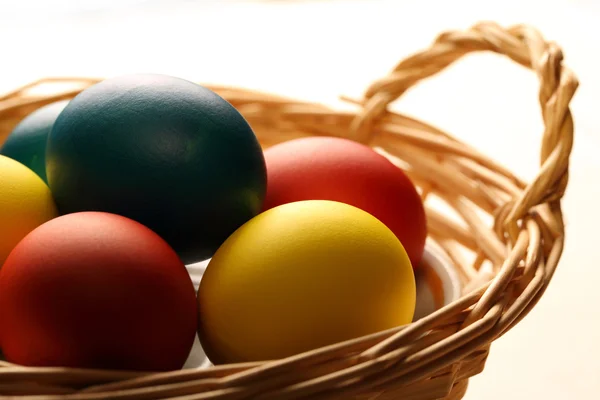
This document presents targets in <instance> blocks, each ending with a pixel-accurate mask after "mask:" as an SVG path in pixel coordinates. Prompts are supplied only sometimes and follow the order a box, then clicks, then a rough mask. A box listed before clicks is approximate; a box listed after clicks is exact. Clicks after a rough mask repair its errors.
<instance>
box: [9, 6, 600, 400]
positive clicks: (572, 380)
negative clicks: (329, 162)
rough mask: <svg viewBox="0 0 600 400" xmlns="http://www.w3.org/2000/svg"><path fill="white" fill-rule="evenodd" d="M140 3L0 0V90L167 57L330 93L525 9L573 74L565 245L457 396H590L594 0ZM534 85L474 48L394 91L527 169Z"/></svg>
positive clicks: (535, 139) (229, 79)
mask: <svg viewBox="0 0 600 400" xmlns="http://www.w3.org/2000/svg"><path fill="white" fill-rule="evenodd" d="M53 3H54V4H58V5H59V6H56V7H55V8H52V7H51V6H50V4H53ZM138 3H144V2H142V1H120V2H117V1H104V2H102V1H98V0H96V1H64V0H63V1H60V2H50V1H43V0H38V1H32V0H26V1H25V0H15V1H2V0H0V37H1V38H2V39H3V40H2V48H1V53H0V61H1V65H2V67H1V71H2V74H1V75H0V91H1V90H3V89H9V88H12V87H15V86H17V85H19V84H22V83H26V82H29V81H31V80H33V79H36V78H39V77H43V76H49V75H97V76H108V75H113V74H119V73H124V72H163V73H169V74H173V75H179V76H181V77H187V78H190V79H194V80H197V81H203V82H211V83H227V84H232V85H240V86H246V87H253V88H260V89H264V90H269V91H273V92H277V93H283V94H286V95H291V96H296V97H300V98H306V99H310V100H318V101H322V102H335V101H336V99H337V96H338V95H340V94H346V95H351V96H358V95H360V93H361V92H362V90H363V89H364V88H365V87H366V86H367V85H368V83H369V82H370V81H372V80H373V79H375V78H377V77H380V76H382V75H384V74H385V73H386V72H387V71H388V70H389V69H391V68H392V67H393V65H394V64H395V63H396V62H397V61H398V60H400V59H401V58H403V57H405V56H407V55H408V54H410V53H411V52H413V51H416V50H418V49H420V48H421V47H423V46H426V45H427V44H428V43H429V42H430V41H431V40H432V39H433V38H434V37H435V35H437V34H438V33H439V32H440V31H442V30H445V29H447V28H461V29H462V28H467V27H468V26H469V25H471V24H473V23H475V22H478V21H480V20H495V21H497V22H500V23H502V24H508V23H520V22H526V23H530V24H533V25H535V26H536V27H538V28H539V29H541V30H542V31H543V32H544V34H545V35H546V36H547V37H549V38H551V39H553V40H555V41H557V42H558V43H559V44H560V45H561V46H562V47H563V48H564V49H565V55H566V60H567V62H568V64H569V65H570V66H571V67H572V68H573V69H574V70H575V71H576V73H577V74H578V76H579V78H580V80H581V83H582V84H581V88H580V90H579V92H578V94H577V96H576V98H575V100H574V102H573V108H572V109H573V112H574V116H575V122H576V129H577V133H576V141H575V148H574V152H573V156H572V167H571V182H570V188H569V191H568V193H567V196H566V199H565V202H564V208H565V212H566V218H567V222H568V239H567V247H566V250H565V254H564V257H563V259H562V263H561V265H560V268H559V270H558V272H557V274H556V276H555V279H554V281H553V284H552V286H551V287H550V289H549V290H548V291H547V293H546V295H545V297H544V298H543V300H542V301H541V302H540V303H539V305H538V306H537V308H536V309H535V310H534V311H533V312H532V313H531V314H530V316H529V317H528V318H526V319H525V320H524V321H523V322H522V323H521V324H519V325H518V326H517V327H516V328H515V329H514V330H512V331H511V332H510V333H509V334H507V335H506V336H505V337H503V338H502V339H501V340H499V341H497V342H496V343H495V344H494V346H493V347H492V354H491V356H490V359H489V361H488V364H487V367H486V370H485V371H484V373H483V374H482V375H480V376H478V377H476V378H474V379H472V381H471V386H470V389H469V392H468V395H467V397H466V398H467V399H468V400H474V399H486V400H496V399H498V400H499V399H513V400H521V399H561V400H562V399H593V398H598V393H600V379H598V376H599V374H600V361H599V360H600V344H599V341H598V338H600V323H599V322H598V321H599V320H600V312H599V311H598V307H599V306H600V290H598V285H599V282H600V269H599V267H598V265H599V264H600V256H599V254H600V253H599V252H598V251H597V247H598V246H597V243H596V242H597V239H596V235H597V234H596V229H595V228H596V227H597V225H598V223H599V222H600V221H599V218H598V211H597V209H595V207H597V206H598V204H600V185H599V183H598V182H599V178H598V176H599V173H600V157H598V155H597V152H598V150H599V149H600V136H599V128H600V120H599V118H600V113H599V111H598V104H599V102H598V100H597V97H598V92H600V82H599V78H598V72H599V71H600V59H599V58H598V55H597V52H598V49H600V28H598V27H596V24H595V23H596V22H597V21H598V18H599V16H600V6H599V5H597V2H595V1H594V0H587V1H583V0H580V1H574V0H573V1H566V0H562V1H551V0H547V1H545V2H541V1H540V2H531V1H530V2H520V1H519V2H517V1H513V0H504V1H497V2H490V1H485V2H484V1H477V0H470V1H467V0H455V1H431V0H418V1H417V0H414V1H408V0H402V1H400V0H395V1H393V0H389V1H375V0H370V1H350V0H349V1H345V2H344V1H305V2H299V1H284V0H280V1H262V2H260V1H236V2H234V1H170V2H167V1H152V2H147V3H149V4H148V5H147V6H145V8H143V9H137V8H134V7H136V4H138ZM138 6H139V5H138ZM111 7H114V9H111ZM27 10H29V11H27ZM536 99H537V91H536V80H535V77H534V75H533V74H531V73H529V72H527V71H525V70H524V69H522V68H520V67H518V66H516V65H514V64H512V63H510V62H508V61H506V60H504V59H501V58H499V57H495V56H492V55H478V56H474V57H469V58H468V59H466V60H465V61H464V62H461V63H460V64H458V65H456V66H455V67H452V68H451V69H450V70H449V71H448V72H447V73H445V74H444V75H442V76H440V77H436V78H434V79H431V80H429V81H427V82H425V83H423V84H422V85H420V86H419V88H418V89H416V90H414V91H411V92H410V93H407V95H406V96H405V97H403V99H402V100H401V101H400V102H398V103H397V107H398V108H399V109H401V110H402V111H404V112H407V113H411V114H414V115H416V116H417V117H420V118H424V119H426V120H427V121H430V122H433V123H435V124H437V125H439V126H441V127H443V128H445V129H446V130H448V131H450V132H452V133H454V134H456V135H457V136H458V137H460V138H462V139H464V140H466V141H468V142H470V143H472V144H474V145H475V146H477V147H478V148H480V149H481V150H482V151H484V152H485V153H487V154H489V155H491V156H492V157H494V158H495V159H497V160H499V161H501V162H503V163H504V164H506V165H508V166H509V167H510V168H511V169H513V170H516V171H520V172H521V174H522V175H523V176H524V177H525V178H530V177H532V175H533V174H534V173H535V171H536V169H537V161H538V153H539V150H538V146H539V141H540V137H541V119H540V117H539V109H538V105H537V104H536ZM515 143H520V145H519V146H517V147H515V146H513V144H515Z"/></svg>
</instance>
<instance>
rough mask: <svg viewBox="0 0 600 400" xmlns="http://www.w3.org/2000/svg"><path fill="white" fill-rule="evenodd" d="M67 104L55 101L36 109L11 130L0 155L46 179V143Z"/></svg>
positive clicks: (66, 102)
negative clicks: (15, 161) (17, 162)
mask: <svg viewBox="0 0 600 400" xmlns="http://www.w3.org/2000/svg"><path fill="white" fill-rule="evenodd" d="M67 104H69V101H68V100H62V101H57V102H54V103H50V104H47V105H45V106H43V107H40V108H38V109H37V110H35V111H34V112H32V113H31V114H29V115H28V116H27V117H25V118H24V119H23V120H22V121H21V122H19V124H18V125H17V126H16V127H15V128H14V129H13V130H12V132H11V133H10V134H9V135H8V137H7V138H6V141H5V142H4V144H3V145H2V148H0V154H2V155H5V156H6V157H10V158H12V159H14V160H17V161H19V162H20V163H21V164H23V165H25V166H26V167H28V168H29V169H31V170H32V171H33V172H35V173H36V174H38V175H39V177H40V178H42V180H43V181H44V182H46V183H47V182H48V179H47V177H46V142H47V141H48V134H49V133H50V131H51V130H52V126H53V125H54V122H55V121H56V118H58V116H59V115H60V113H61V112H62V110H64V108H65V107H66V106H67Z"/></svg>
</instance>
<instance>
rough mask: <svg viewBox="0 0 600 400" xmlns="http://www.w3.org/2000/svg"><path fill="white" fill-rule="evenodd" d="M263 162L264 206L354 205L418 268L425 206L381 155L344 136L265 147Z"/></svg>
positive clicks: (412, 185)
mask: <svg viewBox="0 0 600 400" xmlns="http://www.w3.org/2000/svg"><path fill="white" fill-rule="evenodd" d="M265 160H266V163H267V174H268V175H267V176H268V188H267V195H266V198H265V204H264V207H263V209H264V210H268V209H270V208H272V207H276V206H279V205H281V204H286V203H290V202H294V201H302V200H332V201H339V202H343V203H347V204H350V205H353V206H355V207H358V208H360V209H362V210H364V211H367V212H368V213H370V214H372V215H373V216H375V217H376V218H378V219H379V220H380V221H382V222H383V223H384V224H386V225H387V226H388V227H389V228H390V229H391V230H392V231H393V232H394V233H395V234H396V236H397V237H398V239H400V241H401V242H402V244H403V245H404V248H405V249H406V251H407V253H408V255H409V257H410V260H411V263H412V265H413V268H415V269H416V268H418V266H419V264H420V262H421V257H422V255H423V252H424V249H425V241H426V239H427V220H426V215H425V209H424V205H423V202H422V200H421V197H420V195H419V193H418V191H417V189H416V187H415V186H414V184H413V183H412V182H411V180H410V179H409V178H408V177H407V176H406V174H405V173H404V171H402V170H401V169H400V168H398V167H397V166H395V165H394V164H392V163H391V162H390V161H389V160H388V159H386V158H385V157H384V156H382V155H381V154H378V153H377V152H375V151H374V150H373V149H371V148H370V147H368V146H365V145H363V144H360V143H357V142H354V141H351V140H348V139H342V138H335V137H308V138H302V139H295V140H291V141H287V142H284V143H281V144H278V145H275V146H273V147H270V148H268V149H267V150H265Z"/></svg>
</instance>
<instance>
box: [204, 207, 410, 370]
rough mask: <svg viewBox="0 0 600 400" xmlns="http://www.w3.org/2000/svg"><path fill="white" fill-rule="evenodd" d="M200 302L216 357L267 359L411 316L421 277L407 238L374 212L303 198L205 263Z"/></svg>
mask: <svg viewBox="0 0 600 400" xmlns="http://www.w3.org/2000/svg"><path fill="white" fill-rule="evenodd" d="M198 304H199V321H200V322H199V337H200V341H201V343H202V346H203V349H204V350H205V352H206V354H207V356H208V357H209V358H210V360H211V361H212V362H213V363H215V364H222V363H233V362H249V361H263V360H273V359H280V358H284V357H288V356H292V355H294V354H298V353H301V352H304V351H309V350H312V349H315V348H318V347H322V346H327V345H330V344H333V343H337V342H342V341H344V340H349V339H352V338H356V337H359V336H363V335H367V334H370V333H374V332H378V331H383V330H386V329H390V328H393V327H396V326H400V325H404V324H408V323H410V322H411V321H412V318H413V315H414V311H415V304H416V284H415V276H414V272H413V269H412V267H411V264H410V260H409V259H408V255H407V254H406V251H405V250H404V248H403V247H402V244H401V243H400V241H399V240H398V238H397V237H396V236H395V235H394V234H393V232H391V231H390V230H389V229H388V228H387V227H386V226H385V225H384V224H383V223H381V222H380V221H379V220H377V219H376V218H375V217H373V216H372V215H370V214H369V213H367V212H365V211H362V210H360V209H358V208H356V207H353V206H350V205H347V204H344V203H339V202H332V201H322V200H314V201H301V202H295V203H289V204H284V205H282V206H279V207H275V208H273V209H270V210H268V211H266V212H264V213H262V214H260V215H259V216H257V217H255V218H253V219H252V220H250V221H249V222H248V223H246V224H244V225H243V226H242V227H241V228H240V229H238V230H237V231H236V232H235V233H234V234H233V235H232V236H230V237H229V238H228V239H227V241H226V242H225V243H224V244H223V245H222V246H221V247H220V248H219V250H218V251H217V253H216V254H215V256H214V257H213V258H212V260H211V261H210V263H209V264H208V266H207V268H206V271H205V273H204V276H203V277H202V281H201V283H200V288H199V290H198Z"/></svg>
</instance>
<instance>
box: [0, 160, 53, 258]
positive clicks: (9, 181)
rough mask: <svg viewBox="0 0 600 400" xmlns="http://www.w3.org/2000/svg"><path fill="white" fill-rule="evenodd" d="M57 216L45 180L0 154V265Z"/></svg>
mask: <svg viewBox="0 0 600 400" xmlns="http://www.w3.org/2000/svg"><path fill="white" fill-rule="evenodd" d="M57 214H58V213H57V210H56V205H55V204H54V200H53V198H52V194H51V193H50V189H49V188H48V186H47V185H46V184H45V183H44V181H43V180H42V179H41V178H40V177H39V176H38V175H36V173H35V172H33V171H32V170H30V169H29V168H27V167H25V166H24V165H23V164H21V163H19V162H17V161H15V160H13V159H10V158H8V157H5V156H2V155H0V266H2V264H3V263H4V261H5V260H6V258H7V257H8V255H9V254H10V252H11V251H12V249H13V248H14V247H15V246H16V245H17V244H18V243H19V242H20V241H21V239H23V238H24V237H25V236H26V235H27V234H28V233H29V232H31V231H32V230H34V229H35V228H37V227H38V226H40V225H41V224H43V223H45V222H47V221H49V220H51V219H53V218H55V217H56V216H57Z"/></svg>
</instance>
